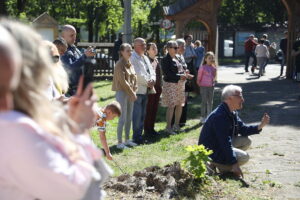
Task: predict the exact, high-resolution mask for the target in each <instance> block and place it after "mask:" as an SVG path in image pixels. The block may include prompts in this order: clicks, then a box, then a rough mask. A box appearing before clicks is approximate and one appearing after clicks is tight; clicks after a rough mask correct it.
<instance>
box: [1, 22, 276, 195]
mask: <svg viewBox="0 0 300 200" xmlns="http://www.w3.org/2000/svg"><path fill="white" fill-rule="evenodd" d="M24 33H26V34H24ZM0 34H1V37H0V58H1V62H0V77H1V78H0V89H1V90H0V128H1V133H0V136H1V140H0V144H1V145H0V148H2V151H0V152H1V156H0V160H1V163H3V164H2V165H1V166H0V185H1V187H0V199H11V200H14V199H43V200H47V199H49V200H50V199H51V200H52V199H65V200H67V199H83V200H84V199H86V200H93V199H101V198H102V197H103V196H104V192H103V191H102V190H101V189H99V185H101V183H103V182H104V181H105V180H106V179H107V178H108V176H109V175H110V174H111V173H112V171H111V169H110V167H109V166H108V165H107V164H106V163H105V162H104V159H103V153H104V154H105V156H106V158H107V159H109V160H112V159H113V155H112V154H111V152H110V149H109V146H108V143H107V140H106V122H107V121H109V120H113V119H114V118H116V117H119V121H118V128H117V138H118V144H117V148H119V149H125V148H129V147H134V146H137V145H140V144H143V143H144V141H143V139H144V136H145V135H152V136H153V135H157V134H159V132H157V131H156V130H155V120H156V115H157V110H158V107H159V104H160V99H161V105H162V106H164V107H167V111H166V124H167V125H166V129H165V132H166V133H168V134H171V135H173V134H178V133H180V131H181V127H183V126H185V125H186V124H185V123H186V121H187V105H188V92H190V91H192V90H195V89H198V86H199V87H200V93H201V98H202V105H201V123H202V124H204V126H203V128H202V131H201V135H200V138H199V144H203V145H204V146H205V147H206V148H209V149H211V150H213V152H214V153H213V154H212V156H211V158H212V162H211V163H210V165H209V166H210V167H212V168H214V167H215V168H218V170H219V171H231V172H234V173H235V174H236V175H237V176H242V171H241V169H240V168H239V166H240V165H242V164H244V163H245V162H246V161H247V160H248V159H249V158H248V154H247V153H246V152H244V151H242V150H238V149H236V148H240V149H246V147H249V145H250V142H251V141H250V139H249V138H243V137H246V136H248V135H251V134H255V133H259V132H260V131H261V130H262V128H263V127H264V126H265V125H266V124H268V123H269V120H270V117H269V116H268V114H264V116H263V118H262V120H261V123H260V124H259V125H258V126H247V125H245V124H244V123H243V122H242V121H241V119H240V118H239V117H238V114H237V112H236V111H237V110H239V109H241V108H242V103H243V101H244V99H243V96H242V89H241V88H240V87H238V86H233V85H230V86H227V87H225V88H224V89H223V92H222V99H223V102H222V103H221V104H220V105H219V106H218V107H217V108H216V109H215V110H214V111H212V106H213V95H214V86H215V83H216V80H217V62H216V58H215V55H214V53H213V52H210V51H208V52H206V53H205V49H204V48H203V47H202V46H201V42H200V41H196V42H195V44H194V43H193V42H192V40H193V37H192V36H191V35H187V36H185V37H184V38H180V39H177V40H171V41H168V42H167V44H166V55H165V56H164V58H163V59H162V60H161V62H158V60H157V57H156V56H157V53H158V49H157V46H156V44H155V43H151V42H150V43H148V44H147V43H146V41H145V39H143V38H140V37H138V38H136V39H135V40H134V42H133V48H132V46H131V45H130V44H128V43H122V44H121V45H120V47H119V58H118V60H117V62H116V64H115V70H114V75H113V83H112V90H113V91H115V92H116V101H114V102H111V103H110V104H108V105H106V106H105V107H104V108H100V107H99V106H97V104H96V97H95V94H94V92H93V86H92V84H91V83H88V84H86V85H85V77H84V76H82V75H83V68H84V63H85V62H86V60H87V59H89V58H91V57H93V56H95V52H94V51H93V49H92V48H87V49H86V50H85V52H84V53H82V52H81V51H79V49H78V48H77V47H76V46H75V41H76V34H77V33H76V29H75V28H74V27H73V26H72V25H64V26H63V27H62V32H61V37H60V38H59V39H57V40H55V41H53V43H51V42H46V41H44V40H42V38H41V36H40V35H39V34H37V33H36V32H35V31H34V30H33V29H31V28H30V27H28V26H27V25H23V24H21V23H19V22H15V21H10V20H6V19H2V20H1V21H0ZM259 51H260V50H257V52H259ZM249 55H250V54H249ZM251 55H252V54H251ZM251 55H250V56H251ZM258 60H259V59H258ZM264 62H266V61H265V60H264ZM262 73H263V71H262ZM131 124H132V130H133V135H132V139H130V130H131ZM91 127H97V130H98V132H99V137H100V140H101V144H102V147H103V149H104V152H102V151H100V150H99V149H98V148H97V147H96V145H95V144H94V143H93V141H92V140H91V138H90V135H89V130H90V128H91ZM123 129H124V132H125V140H123ZM7 133H9V134H7ZM239 135H241V136H242V137H238V136H239ZM232 146H234V147H236V148H233V147H232ZM13 147H17V148H13ZM20 166H22V167H20Z"/></svg>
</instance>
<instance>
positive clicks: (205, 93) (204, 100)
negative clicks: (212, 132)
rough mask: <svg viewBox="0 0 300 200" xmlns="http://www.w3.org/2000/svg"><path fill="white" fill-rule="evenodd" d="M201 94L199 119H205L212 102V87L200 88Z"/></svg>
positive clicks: (209, 111)
mask: <svg viewBox="0 0 300 200" xmlns="http://www.w3.org/2000/svg"><path fill="white" fill-rule="evenodd" d="M200 94H201V117H202V118H204V119H205V118H206V117H207V116H208V115H209V114H210V113H211V111H212V105H213V100H214V87H213V86H212V87H203V86H200Z"/></svg>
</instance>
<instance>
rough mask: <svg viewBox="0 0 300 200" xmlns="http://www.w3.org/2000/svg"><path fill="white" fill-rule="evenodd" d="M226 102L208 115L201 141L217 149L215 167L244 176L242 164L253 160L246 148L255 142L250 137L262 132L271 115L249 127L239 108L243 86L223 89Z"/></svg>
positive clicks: (211, 148) (213, 160)
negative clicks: (242, 118)
mask: <svg viewBox="0 0 300 200" xmlns="http://www.w3.org/2000/svg"><path fill="white" fill-rule="evenodd" d="M222 100H223V102H222V103H221V104H220V105H219V106H218V107H217V108H216V109H215V110H214V111H213V112H212V113H211V114H210V115H209V116H208V118H207V120H206V122H205V124H204V126H203V128H202V130H201V133H200V137H199V143H198V144H203V145H204V146H205V147H206V148H208V149H210V150H213V154H212V155H210V158H211V159H212V163H211V164H212V166H213V167H217V168H218V169H219V171H221V172H226V171H231V172H233V173H234V174H235V175H236V176H243V173H242V170H241V169H240V166H241V165H243V164H245V163H246V162H247V161H248V160H249V155H248V154H247V153H246V152H245V151H244V150H246V149H248V148H249V146H250V145H251V140H250V138H249V137H248V136H249V135H252V134H258V133H260V132H261V130H262V128H263V127H264V126H265V125H266V124H268V123H269V121H270V117H269V116H268V114H266V113H265V114H264V116H263V118H262V120H261V123H260V124H259V125H257V126H247V125H245V124H244V123H243V121H242V120H241V119H240V118H239V116H238V113H237V110H239V109H241V108H242V106H243V102H244V98H243V95H242V88H241V87H239V86H236V85H228V86H226V87H225V88H224V89H223V91H222Z"/></svg>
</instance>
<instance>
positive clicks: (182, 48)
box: [172, 39, 194, 127]
mask: <svg viewBox="0 0 300 200" xmlns="http://www.w3.org/2000/svg"><path fill="white" fill-rule="evenodd" d="M176 42H177V44H178V50H177V59H178V61H179V62H180V64H182V66H183V69H184V70H185V72H186V75H187V81H186V83H185V104H184V106H183V108H182V113H181V117H180V121H179V126H180V127H183V126H185V124H186V120H187V109H188V108H187V106H188V104H187V101H188V94H189V93H188V92H189V85H190V84H191V79H193V77H194V76H193V75H191V74H190V72H189V70H188V69H187V64H186V62H185V59H184V56H183V54H184V52H185V45H186V44H185V41H184V39H177V40H176ZM174 118H175V117H173V119H174ZM173 122H174V120H172V123H173Z"/></svg>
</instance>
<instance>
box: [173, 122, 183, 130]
mask: <svg viewBox="0 0 300 200" xmlns="http://www.w3.org/2000/svg"><path fill="white" fill-rule="evenodd" d="M173 131H174V132H180V131H181V130H180V127H179V126H178V125H175V124H174V125H173Z"/></svg>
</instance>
